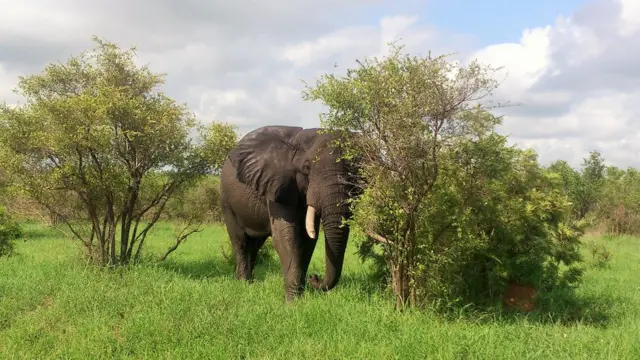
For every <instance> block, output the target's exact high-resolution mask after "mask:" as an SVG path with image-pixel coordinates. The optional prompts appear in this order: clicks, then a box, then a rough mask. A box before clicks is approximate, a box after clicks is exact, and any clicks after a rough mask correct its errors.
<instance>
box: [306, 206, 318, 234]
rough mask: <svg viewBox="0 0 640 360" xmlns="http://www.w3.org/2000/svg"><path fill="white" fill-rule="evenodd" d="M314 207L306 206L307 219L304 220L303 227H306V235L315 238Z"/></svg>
mask: <svg viewBox="0 0 640 360" xmlns="http://www.w3.org/2000/svg"><path fill="white" fill-rule="evenodd" d="M315 222H316V209H314V208H313V206H308V207H307V219H306V221H305V227H306V228H307V235H309V237H310V238H312V239H315V238H316V224H315Z"/></svg>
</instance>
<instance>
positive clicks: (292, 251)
mask: <svg viewBox="0 0 640 360" xmlns="http://www.w3.org/2000/svg"><path fill="white" fill-rule="evenodd" d="M269 216H270V220H271V233H272V235H271V236H272V239H273V245H274V246H275V248H276V251H277V252H278V256H279V257H280V266H282V275H283V276H284V290H285V299H286V301H287V302H291V301H292V300H293V298H294V297H295V296H297V295H301V294H302V293H303V291H304V285H305V278H304V271H303V264H302V247H301V239H300V236H299V233H298V231H296V225H295V224H296V223H295V219H296V216H295V213H294V209H293V208H289V207H287V206H285V205H282V204H278V203H276V202H272V201H269Z"/></svg>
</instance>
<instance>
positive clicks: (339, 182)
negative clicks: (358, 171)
mask: <svg viewBox="0 0 640 360" xmlns="http://www.w3.org/2000/svg"><path fill="white" fill-rule="evenodd" d="M335 140H338V138H337V135H335V134H328V133H323V132H319V129H306V130H303V129H302V128H297V127H265V128H261V129H258V130H255V131H253V132H252V133H250V134H248V135H246V136H245V137H244V138H243V139H242V140H241V141H240V143H239V144H238V147H237V148H236V150H235V151H234V153H233V156H232V157H231V161H232V163H233V165H234V167H235V168H236V171H237V177H238V179H239V180H240V181H241V182H243V183H245V184H250V185H251V186H252V187H253V188H254V189H255V190H256V191H257V192H258V193H259V194H260V195H261V196H265V197H266V198H267V199H269V200H271V201H275V202H278V203H282V204H291V205H293V204H295V203H300V200H302V199H301V198H300V197H304V200H306V201H304V202H305V203H306V204H307V208H306V221H305V228H306V232H307V234H308V235H309V237H311V238H313V239H315V238H316V236H317V234H316V228H317V226H318V224H317V222H318V221H322V225H323V228H324V232H325V248H326V269H325V278H324V280H322V281H321V280H319V279H318V278H317V276H315V275H314V276H313V277H311V283H312V285H313V286H314V287H316V288H318V289H323V290H330V289H332V288H333V287H335V285H336V284H337V283H338V280H339V279H340V275H341V273H342V265H343V261H344V253H345V249H346V246H347V240H348V238H349V227H348V226H343V224H342V220H343V219H349V218H350V217H351V212H350V207H349V204H348V202H347V200H348V199H349V198H350V197H351V196H353V194H354V187H353V186H352V185H350V184H349V182H348V181H347V179H349V178H350V177H351V174H352V173H353V171H354V167H353V164H352V163H349V162H346V161H345V160H341V159H340V155H341V154H342V152H341V150H340V148H339V147H335V146H334V145H335V142H334V141H335Z"/></svg>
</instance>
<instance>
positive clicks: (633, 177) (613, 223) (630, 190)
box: [594, 167, 640, 236]
mask: <svg viewBox="0 0 640 360" xmlns="http://www.w3.org/2000/svg"><path fill="white" fill-rule="evenodd" d="M594 214H595V217H596V218H597V219H598V220H599V221H600V222H601V224H602V225H603V227H604V229H605V232H606V233H608V234H611V235H614V236H620V235H640V172H638V170H636V169H634V168H629V169H627V170H622V169H618V168H616V167H609V168H607V171H606V178H605V182H604V185H603V189H602V192H601V196H600V198H599V201H598V205H597V208H596V209H595V211H594Z"/></svg>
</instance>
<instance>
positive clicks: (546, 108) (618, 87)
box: [472, 0, 640, 166]
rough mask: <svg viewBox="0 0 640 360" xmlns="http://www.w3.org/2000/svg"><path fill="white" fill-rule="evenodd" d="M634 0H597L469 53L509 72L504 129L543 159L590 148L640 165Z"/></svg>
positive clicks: (574, 156)
mask: <svg viewBox="0 0 640 360" xmlns="http://www.w3.org/2000/svg"><path fill="white" fill-rule="evenodd" d="M636 4H637V2H636V1H633V0H596V1H592V2H590V3H588V4H586V5H585V6H583V7H582V8H580V9H579V10H578V11H577V12H576V13H574V14H572V15H571V16H569V17H559V18H558V19H557V20H556V21H555V23H554V24H552V25H548V26H544V27H539V28H535V29H526V30H524V31H523V35H522V38H521V40H520V42H519V43H513V44H496V45H492V46H489V47H487V48H484V49H481V50H480V51H478V52H476V53H475V54H473V55H472V58H478V59H479V60H481V61H484V62H488V63H491V64H494V65H499V66H505V71H508V72H509V75H508V77H507V80H506V81H505V82H504V83H503V85H502V87H501V89H500V91H498V93H497V96H498V97H499V98H501V99H508V100H511V101H513V102H514V103H517V104H519V106H518V107H511V108H506V109H504V110H503V113H504V115H505V124H504V127H503V128H502V129H501V131H502V132H505V133H508V134H509V135H510V138H511V140H512V141H513V142H515V143H518V144H519V145H524V146H527V147H533V148H534V149H536V150H537V151H538V153H539V154H540V158H541V160H542V161H543V162H545V163H548V162H550V161H553V160H555V159H558V158H563V159H566V160H568V161H569V162H571V163H572V164H573V165H578V164H580V163H581V161H582V158H583V157H585V156H586V155H587V153H588V152H589V151H591V150H597V151H600V152H601V153H602V154H603V156H604V157H605V158H606V159H607V160H608V163H610V164H615V165H618V166H629V165H632V166H638V165H640V161H639V159H640V146H636V145H635V144H637V140H638V137H639V135H640V122H638V121H637V119H638V117H639V116H640V105H638V102H637V101H636V100H635V99H637V98H638V95H640V82H639V80H640V68H639V67H638V66H637V64H638V62H639V61H640V48H638V47H637V45H638V44H640V32H639V30H640V11H638V9H639V8H638V5H636Z"/></svg>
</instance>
